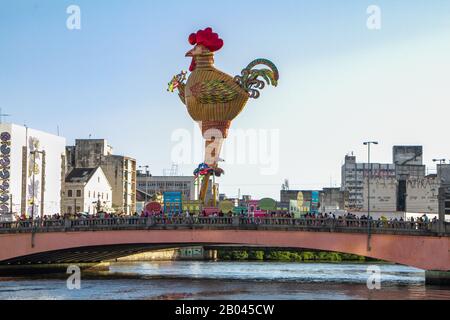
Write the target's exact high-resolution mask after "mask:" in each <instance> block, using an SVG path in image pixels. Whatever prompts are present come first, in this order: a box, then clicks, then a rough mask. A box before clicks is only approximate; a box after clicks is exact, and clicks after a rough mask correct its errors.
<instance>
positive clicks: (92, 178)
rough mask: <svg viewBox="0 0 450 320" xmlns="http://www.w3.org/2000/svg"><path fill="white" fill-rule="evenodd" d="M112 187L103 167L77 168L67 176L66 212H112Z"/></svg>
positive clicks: (65, 190) (64, 202) (65, 185)
mask: <svg viewBox="0 0 450 320" xmlns="http://www.w3.org/2000/svg"><path fill="white" fill-rule="evenodd" d="M111 209H112V188H111V185H110V184H109V181H108V179H107V177H106V175H105V173H104V172H103V170H102V168H101V167H97V168H75V169H72V171H71V172H70V173H69V174H68V175H67V176H66V179H65V183H64V191H63V210H64V211H63V212H64V213H80V212H84V213H88V214H96V213H97V212H111V211H112V210H111Z"/></svg>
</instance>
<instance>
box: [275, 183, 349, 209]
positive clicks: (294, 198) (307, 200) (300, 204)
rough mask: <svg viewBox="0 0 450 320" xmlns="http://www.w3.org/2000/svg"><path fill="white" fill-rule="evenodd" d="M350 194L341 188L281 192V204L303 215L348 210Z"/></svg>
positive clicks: (284, 190)
mask: <svg viewBox="0 0 450 320" xmlns="http://www.w3.org/2000/svg"><path fill="white" fill-rule="evenodd" d="M348 201H349V200H348V192H347V191H343V190H341V189H340V188H323V190H286V189H283V190H280V204H284V206H285V207H288V208H290V211H291V212H293V211H295V212H297V211H298V212H301V213H308V212H311V213H319V212H323V213H325V212H332V211H336V210H345V209H347V208H348Z"/></svg>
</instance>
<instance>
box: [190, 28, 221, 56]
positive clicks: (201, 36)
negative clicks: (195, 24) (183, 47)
mask: <svg viewBox="0 0 450 320" xmlns="http://www.w3.org/2000/svg"><path fill="white" fill-rule="evenodd" d="M189 43H190V44H191V45H195V44H201V45H203V46H205V47H206V48H207V49H208V50H209V51H211V52H214V51H217V50H220V49H221V48H222V47H223V40H222V39H220V38H219V35H218V34H217V33H214V32H213V31H212V29H211V28H206V29H205V30H198V31H197V33H192V34H191V35H190V36H189Z"/></svg>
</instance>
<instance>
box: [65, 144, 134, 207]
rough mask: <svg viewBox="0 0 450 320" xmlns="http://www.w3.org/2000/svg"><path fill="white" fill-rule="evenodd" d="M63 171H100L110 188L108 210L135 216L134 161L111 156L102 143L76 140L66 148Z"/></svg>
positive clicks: (123, 157) (107, 146)
mask: <svg viewBox="0 0 450 320" xmlns="http://www.w3.org/2000/svg"><path fill="white" fill-rule="evenodd" d="M66 158H67V168H68V172H70V170H71V169H73V168H96V167H101V168H102V170H103V172H104V173H105V175H106V177H107V179H108V181H109V183H110V185H111V188H112V206H113V209H114V210H115V211H116V212H118V213H122V212H123V213H125V214H133V213H134V212H136V160H135V159H133V158H130V157H127V156H119V155H114V154H113V148H112V147H111V146H110V145H109V144H108V143H107V141H106V140H105V139H77V140H75V146H69V147H67V148H66Z"/></svg>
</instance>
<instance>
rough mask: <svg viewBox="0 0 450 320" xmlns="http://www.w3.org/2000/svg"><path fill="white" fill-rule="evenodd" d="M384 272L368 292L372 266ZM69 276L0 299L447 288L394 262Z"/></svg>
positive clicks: (8, 283)
mask: <svg viewBox="0 0 450 320" xmlns="http://www.w3.org/2000/svg"><path fill="white" fill-rule="evenodd" d="M373 265H375V266H377V267H379V270H380V271H381V277H380V286H381V288H380V289H379V290H376V289H375V290H369V289H368V287H367V279H368V277H369V274H368V272H367V268H368V267H369V266H373ZM66 277H67V276H65V275H64V276H52V277H50V276H46V277H43V276H35V277H26V278H9V277H8V278H6V277H3V278H0V299H58V300H62V299H64V300H65V299H88V300H93V299H219V300H220V299H230V300H241V299H249V300H252V299H261V300H266V299H282V300H287V299H289V300H293V299H300V300H303V299H307V300H321V299H334V300H348V299H421V300H422V299H449V300H450V288H438V287H429V286H425V273H424V271H422V270H419V269H415V268H411V267H406V266H399V265H393V264H372V263H371V264H369V263H354V264H352V263H286V262H206V261H168V262H134V263H114V264H112V265H111V267H110V270H109V271H107V272H99V273H96V274H85V273H82V274H81V288H80V290H69V289H67V286H66Z"/></svg>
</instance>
